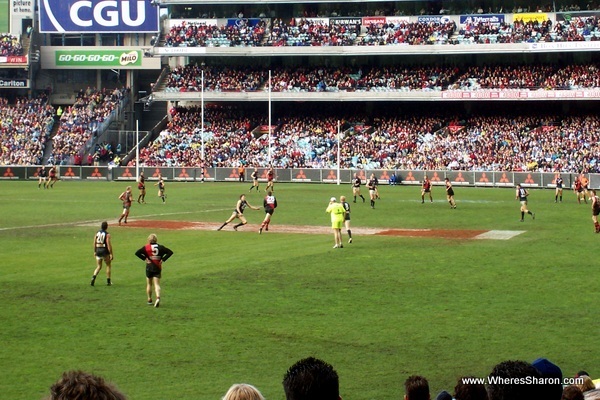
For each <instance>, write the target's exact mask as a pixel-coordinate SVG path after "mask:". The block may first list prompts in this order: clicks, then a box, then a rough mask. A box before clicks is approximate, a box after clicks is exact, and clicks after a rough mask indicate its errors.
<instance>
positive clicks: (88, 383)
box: [47, 371, 127, 400]
mask: <svg viewBox="0 0 600 400" xmlns="http://www.w3.org/2000/svg"><path fill="white" fill-rule="evenodd" d="M50 392H51V394H50V397H48V398H47V400H82V399H85V400H126V399H127V397H126V396H125V395H124V394H123V393H121V392H120V391H119V390H118V389H117V388H115V387H114V386H113V385H112V384H110V383H108V382H106V381H105V380H104V378H102V377H100V376H95V375H92V374H89V373H87V372H83V371H68V372H65V373H63V375H62V377H61V378H60V379H59V380H58V381H57V382H56V383H55V384H53V385H52V387H51V388H50Z"/></svg>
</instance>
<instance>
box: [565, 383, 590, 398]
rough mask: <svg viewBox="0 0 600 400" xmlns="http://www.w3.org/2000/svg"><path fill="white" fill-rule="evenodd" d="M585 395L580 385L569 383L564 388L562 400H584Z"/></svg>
mask: <svg viewBox="0 0 600 400" xmlns="http://www.w3.org/2000/svg"><path fill="white" fill-rule="evenodd" d="M584 398H585V396H584V395H583V392H582V391H581V389H579V386H577V385H569V386H567V387H566V388H564V389H563V392H562V397H561V398H560V399H561V400H583V399H584Z"/></svg>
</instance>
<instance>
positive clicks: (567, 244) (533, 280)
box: [0, 181, 600, 400]
mask: <svg viewBox="0 0 600 400" xmlns="http://www.w3.org/2000/svg"><path fill="white" fill-rule="evenodd" d="M151 183H152V182H151ZM126 185H127V183H124V182H75V181H73V182H68V181H61V182H58V183H57V184H56V186H55V188H54V189H51V190H39V189H38V188H37V183H36V182H7V181H4V182H0V203H1V204H2V207H1V208H0V216H1V218H0V243H1V244H2V255H3V256H2V259H3V266H2V268H1V270H0V307H1V309H2V311H1V315H2V321H1V323H0V333H1V335H2V339H3V349H2V351H1V352H0V365H3V366H5V368H4V369H3V377H2V379H0V393H2V397H3V398H6V399H12V400H19V399H27V400H30V399H38V398H40V399H41V398H42V397H44V396H45V395H47V394H48V393H49V390H48V388H49V387H50V385H51V384H52V383H53V382H54V381H55V380H57V379H58V378H59V376H60V374H61V373H62V372H63V371H65V370H69V369H83V370H86V371H89V372H93V373H96V374H99V375H102V376H104V377H105V378H107V379H108V380H110V381H113V382H115V383H116V384H117V385H118V386H119V388H120V389H121V390H122V391H123V392H125V393H126V394H127V395H128V396H129V397H130V398H131V399H147V400H148V399H149V400H164V399H179V400H185V399H217V398H220V397H221V396H223V394H224V393H225V392H226V390H227V389H228V388H229V386H230V385H231V384H233V383H236V382H247V383H251V384H254V385H255V386H257V387H258V388H259V389H260V390H261V391H262V392H263V394H264V395H265V396H266V397H267V399H282V398H284V395H283V390H282V386H281V380H282V377H283V374H284V372H285V370H286V369H287V368H288V367H289V366H290V365H291V364H293V363H294V362H295V361H297V360H298V359H300V358H304V357H307V356H315V357H319V358H322V359H324V360H326V361H328V362H329V363H331V364H332V365H333V366H334V367H335V368H336V370H337V371H338V373H339V376H340V387H341V395H342V396H343V397H344V398H347V399H353V400H367V399H393V398H400V396H401V395H402V394H403V388H402V384H403V382H404V380H405V379H406V377H407V376H408V375H411V374H422V375H424V376H426V377H427V378H428V379H429V381H430V385H431V388H432V398H433V397H434V396H435V395H436V394H437V392H439V391H440V390H443V389H446V390H448V391H452V389H453V387H454V384H455V383H456V379H457V377H459V376H461V375H475V376H485V375H487V374H488V373H489V372H490V371H491V369H492V367H493V366H494V365H495V364H496V363H498V362H500V361H503V360H507V359H521V360H525V361H529V362H531V361H533V360H534V359H535V358H537V357H540V356H543V357H547V358H549V359H550V360H552V361H553V362H555V363H556V364H558V365H559V366H560V367H561V368H562V370H563V374H564V375H566V376H572V375H574V374H575V372H576V371H578V370H580V369H586V370H588V371H589V372H590V373H592V374H593V375H594V376H598V375H600V373H599V372H598V371H595V370H594V366H598V365H600V356H598V355H596V354H595V353H594V352H593V351H592V349H593V343H592V342H590V341H591V340H592V338H593V337H596V335H597V333H598V332H597V331H598V322H597V318H596V316H595V314H594V312H593V310H594V309H595V306H596V305H597V293H596V292H597V287H596V286H597V285H596V281H595V278H594V277H595V276H596V274H597V271H596V269H597V261H596V260H595V258H596V256H597V254H596V250H597V248H598V241H599V240H600V235H596V234H594V233H593V226H592V222H591V210H590V206H589V205H585V204H582V205H578V204H577V202H576V200H575V196H574V194H573V193H572V192H571V191H565V194H564V200H563V203H562V204H560V203H559V204H555V203H554V192H553V191H550V190H532V191H531V196H530V199H531V200H530V208H531V210H533V211H534V212H536V214H537V215H536V219H535V220H532V219H531V218H530V217H528V218H526V220H525V222H523V223H520V222H519V218H520V215H519V204H518V202H517V201H516V200H515V198H514V194H515V193H514V189H491V188H485V189H484V188H461V187H457V188H455V189H456V199H457V203H458V208H457V209H456V210H451V209H450V208H449V206H448V204H447V203H446V202H445V199H444V191H443V188H441V187H438V186H436V187H434V190H433V195H434V199H435V202H434V203H433V204H429V203H426V204H421V203H420V193H419V188H418V187H405V186H402V187H400V186H398V187H388V186H382V187H381V195H382V200H381V201H378V202H377V206H376V209H375V210H371V209H370V208H369V206H368V201H367V203H366V204H362V203H360V202H359V203H357V204H353V203H352V206H353V207H352V224H353V226H354V227H355V228H359V227H389V228H435V229H478V230H479V229H481V230H524V231H525V232H524V233H522V234H521V235H519V236H517V237H515V238H513V239H510V240H466V241H465V240H458V239H456V240H455V239H439V238H411V237H391V236H366V235H365V236H359V235H355V238H354V243H352V244H350V245H345V247H344V249H332V245H333V235H331V234H327V235H323V234H321V235H319V234H283V233H277V226H278V225H280V224H287V225H301V224H302V225H318V226H329V216H328V215H327V214H326V213H325V208H326V206H327V203H328V199H329V197H331V196H339V195H341V194H345V195H346V196H350V195H351V189H350V186H349V185H342V186H336V185H317V184H295V185H294V184H276V192H275V194H276V195H277V198H278V202H279V204H280V206H279V207H278V208H277V211H276V213H275V215H274V216H273V221H272V223H271V232H268V233H267V234H263V235H259V234H258V233H257V232H256V231H255V230H253V229H252V230H251V229H249V228H250V227H248V226H246V227H242V228H240V232H234V231H233V230H231V227H230V226H229V227H227V228H226V230H223V231H221V232H217V231H200V230H180V231H175V230H164V229H156V230H154V233H156V234H157V235H158V238H159V242H160V243H162V244H164V245H166V246H168V247H170V248H171V249H173V250H174V252H175V255H174V256H173V257H172V259H171V260H169V261H167V262H166V263H165V268H164V273H163V279H162V287H163V295H162V302H161V303H162V304H161V308H159V309H155V308H153V307H148V306H147V305H146V304H145V303H146V296H145V278H144V266H143V265H142V263H141V262H140V261H139V260H138V259H137V258H135V257H134V254H133V253H134V252H135V250H136V249H138V248H139V247H141V246H142V245H144V244H145V240H146V237H147V236H148V234H149V233H152V231H150V230H146V229H136V228H133V227H118V226H116V224H112V225H111V226H110V227H109V232H110V233H111V235H112V241H113V246H114V250H115V259H114V264H113V281H114V285H113V286H112V287H107V286H105V285H104V284H103V283H104V282H105V279H104V278H105V275H104V270H103V271H102V272H101V274H100V275H99V279H98V281H97V284H96V286H95V287H90V285H89V280H90V277H91V274H92V271H93V269H94V258H93V255H92V239H93V235H94V233H95V232H96V230H97V228H98V226H99V223H100V222H101V221H103V220H108V221H109V222H114V221H115V220H116V218H117V217H118V216H119V214H120V211H121V204H120V202H119V201H118V199H117V197H118V196H119V194H120V193H121V192H122V191H123V190H124V189H125V186H126ZM249 186H250V183H244V184H239V183H205V184H200V183H174V182H167V187H166V191H167V194H168V198H167V203H166V204H161V203H160V200H159V199H158V198H157V197H156V191H155V188H154V187H153V186H152V185H151V184H150V185H148V187H149V190H148V196H147V200H148V204H146V205H138V204H137V203H135V204H134V206H133V207H132V210H131V217H130V218H131V219H132V220H135V219H145V220H182V221H206V222H211V223H214V225H215V229H216V227H218V226H219V223H220V222H222V221H224V220H225V219H227V218H228V217H229V215H230V214H231V210H232V209H233V207H234V205H235V202H236V200H237V198H238V196H239V195H240V194H241V193H247V191H248V188H249ZM263 187H264V184H263ZM363 191H364V192H365V193H366V190H364V188H363ZM134 195H135V198H137V190H136V189H135V185H134ZM263 196H264V192H261V193H250V194H248V200H249V201H250V203H251V204H254V205H261V203H262V197H263ZM246 215H247V218H248V220H249V222H250V223H251V224H256V223H259V222H260V221H261V220H262V217H263V216H264V213H263V212H262V211H260V212H259V211H252V210H248V211H247V212H246ZM344 237H346V236H345V232H344Z"/></svg>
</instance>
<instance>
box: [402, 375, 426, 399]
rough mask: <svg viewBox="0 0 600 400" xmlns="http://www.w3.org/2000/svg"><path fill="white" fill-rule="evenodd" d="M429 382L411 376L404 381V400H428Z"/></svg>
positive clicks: (416, 376)
mask: <svg viewBox="0 0 600 400" xmlns="http://www.w3.org/2000/svg"><path fill="white" fill-rule="evenodd" d="M429 399H430V394H429V382H427V379H425V377H423V376H420V375H411V376H409V377H408V378H407V379H406V381H404V400H429Z"/></svg>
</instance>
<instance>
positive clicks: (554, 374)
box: [531, 358, 563, 400]
mask: <svg viewBox="0 0 600 400" xmlns="http://www.w3.org/2000/svg"><path fill="white" fill-rule="evenodd" d="M531 365H533V366H534V367H535V369H537V370H538V371H539V373H540V375H541V376H542V378H547V379H548V380H552V381H555V382H554V383H550V382H549V383H548V384H546V385H542V387H541V388H540V391H541V392H542V393H543V396H544V399H547V400H560V398H561V396H562V392H563V385H562V378H563V375H562V371H561V369H560V368H559V367H558V366H557V365H555V364H553V363H552V362H550V361H549V360H548V359H546V358H538V359H536V360H535V361H534V362H532V363H531Z"/></svg>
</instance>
